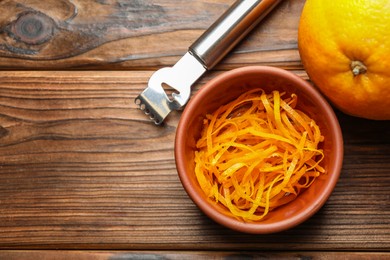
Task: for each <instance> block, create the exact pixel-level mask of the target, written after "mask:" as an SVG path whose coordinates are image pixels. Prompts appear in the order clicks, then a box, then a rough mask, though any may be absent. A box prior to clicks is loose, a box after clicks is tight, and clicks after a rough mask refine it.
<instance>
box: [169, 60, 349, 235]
mask: <svg viewBox="0 0 390 260" xmlns="http://www.w3.org/2000/svg"><path fill="white" fill-rule="evenodd" d="M243 73H245V74H250V73H263V74H264V73H265V74H271V75H274V76H278V77H280V76H281V77H284V78H288V80H290V81H293V82H294V83H296V85H300V87H299V88H300V89H302V91H304V92H306V93H308V95H309V96H312V97H314V98H315V99H316V101H318V105H319V106H321V107H322V109H323V110H324V111H326V113H325V117H326V121H327V122H329V123H330V125H332V126H333V127H331V128H330V131H331V133H332V135H333V136H334V143H335V146H337V147H338V149H336V151H335V153H334V156H333V158H334V159H335V163H334V167H333V168H332V170H333V172H332V175H331V176H330V177H329V181H327V183H326V185H325V188H324V191H325V192H323V193H322V194H320V195H319V196H318V197H316V199H315V200H314V201H313V203H311V204H310V205H308V207H307V208H305V210H303V211H301V212H300V213H299V214H297V215H294V216H293V217H291V218H288V219H284V220H281V221H279V222H276V223H262V222H256V223H251V222H243V221H240V220H236V219H234V218H233V217H229V216H226V215H225V214H223V213H220V212H218V211H216V210H215V209H214V208H213V207H212V206H211V205H210V203H208V202H207V203H205V201H204V200H203V199H202V198H201V196H198V194H197V192H196V191H195V189H194V188H193V187H192V186H191V182H190V179H189V177H188V176H187V174H185V173H186V170H185V162H184V160H180V158H182V156H183V153H184V146H183V145H181V143H184V142H183V140H184V138H186V133H185V131H182V130H181V129H183V128H184V129H185V127H186V125H188V124H189V121H190V120H191V118H190V117H189V116H187V114H192V113H193V112H194V111H193V110H194V109H196V107H197V106H198V105H199V103H200V102H202V99H203V98H204V97H205V96H207V95H208V93H209V92H210V91H211V90H212V88H213V86H214V85H217V84H220V83H221V82H224V81H226V80H228V79H230V78H234V77H236V76H237V75H239V74H243ZM174 155H175V162H176V168H177V172H178V175H179V179H180V181H181V183H182V185H183V187H184V189H185V191H186V192H187V194H188V196H189V197H190V198H191V199H192V201H193V202H194V203H195V204H196V205H197V206H198V208H199V209H200V210H201V211H203V212H204V213H205V214H206V215H207V216H208V217H210V218H211V219H213V220H214V221H215V222H217V223H219V224H221V225H223V226H225V227H228V228H230V229H233V230H236V231H240V232H244V233H253V234H268V233H275V232H280V231H284V230H287V229H290V228H292V227H294V226H297V225H299V224H301V223H302V222H304V221H306V220H307V219H308V218H310V217H311V216H312V215H314V214H315V213H316V212H317V211H318V210H319V209H320V208H322V206H323V205H324V204H325V203H326V201H327V200H328V198H329V197H330V195H331V193H332V192H333V190H334V188H335V186H336V183H337V181H338V179H339V177H340V174H341V168H342V162H343V156H344V144H343V136H342V132H341V128H340V125H339V121H338V119H337V116H336V114H335V113H334V110H333V108H332V107H331V105H330V104H329V103H328V101H327V100H326V99H325V97H323V96H322V94H321V93H320V92H319V91H318V90H317V89H316V88H315V87H314V86H312V85H311V84H310V83H309V82H308V81H306V80H304V79H303V78H301V77H299V76H298V75H296V74H294V73H293V72H290V71H287V70H284V69H281V68H277V67H271V66H245V67H241V68H236V69H232V70H230V71H226V72H223V73H221V74H219V75H217V76H216V77H215V78H213V79H211V80H210V81H208V82H207V83H206V84H204V85H203V86H202V87H201V88H200V89H199V91H198V92H197V93H195V94H194V96H193V97H192V98H191V99H190V101H189V102H188V104H187V106H186V107H185V109H184V111H183V113H182V115H181V118H180V120H179V123H178V126H177V129H176V136H175V148H174Z"/></svg>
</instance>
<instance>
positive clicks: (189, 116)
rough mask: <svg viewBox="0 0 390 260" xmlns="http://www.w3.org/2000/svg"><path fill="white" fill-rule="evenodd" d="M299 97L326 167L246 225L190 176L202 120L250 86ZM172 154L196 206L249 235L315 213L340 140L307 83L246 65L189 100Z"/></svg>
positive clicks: (335, 173)
mask: <svg viewBox="0 0 390 260" xmlns="http://www.w3.org/2000/svg"><path fill="white" fill-rule="evenodd" d="M258 87H260V88H262V89H264V90H265V91H266V92H267V93H269V92H271V91H273V90H279V91H281V92H287V94H292V93H295V94H297V95H298V106H297V108H298V109H300V110H302V111H304V112H305V113H307V114H308V115H309V116H310V117H312V118H313V119H314V120H315V121H316V122H317V124H318V125H319V127H320V129H321V132H322V134H323V135H324V137H325V140H324V142H323V147H322V148H323V149H324V153H325V158H324V160H323V162H322V166H323V167H324V168H325V170H326V174H325V175H321V176H320V177H319V178H317V180H316V181H315V182H314V183H313V184H312V186H311V187H310V188H309V189H307V190H305V191H304V192H303V193H301V194H300V195H299V196H298V197H297V198H296V199H295V200H294V201H292V202H290V203H288V204H287V205H285V206H282V207H279V208H277V209H276V210H274V211H271V212H270V213H269V214H268V215H267V216H268V217H266V218H265V219H263V220H262V221H260V222H253V223H245V222H243V221H240V220H237V219H236V218H234V217H232V216H231V215H230V213H229V212H228V210H227V209H225V208H224V207H223V206H221V205H219V204H216V203H213V202H211V201H209V200H208V199H207V198H206V196H205V195H204V193H203V191H202V190H201V188H200V186H199V184H198V182H197V180H196V177H195V174H194V151H195V150H196V147H195V144H196V142H197V140H198V138H199V136H200V131H201V128H202V120H203V118H204V116H205V115H206V114H207V113H211V112H213V111H214V110H216V109H217V108H218V107H219V106H221V105H223V104H226V103H228V102H229V101H231V100H233V99H235V98H237V97H238V96H239V95H240V94H242V93H244V92H246V91H248V90H249V89H252V88H258ZM175 158H176V165H177V170H178V173H179V177H180V180H181V182H182V184H183V186H184V188H185V190H186V191H187V193H188V195H189V196H190V197H191V199H192V200H193V201H194V202H195V204H196V205H197V206H198V207H199V208H200V209H201V210H202V211H203V212H204V213H205V214H206V215H208V216H209V217H210V218H212V219H214V220H215V221H217V222H219V223H220V224H222V225H225V226H227V227H229V228H232V229H235V230H239V231H243V232H248V233H271V232H277V231H281V230H284V229H288V228H290V227H292V226H295V225H297V224H299V223H301V222H303V221H304V220H306V219H307V218H309V217H310V216H311V215H313V214H314V213H315V212H316V211H317V210H318V209H319V208H320V207H321V206H322V205H323V204H324V203H325V202H326V200H327V199H328V197H329V195H330V194H331V192H332V190H333V188H334V186H335V184H336V182H337V180H338V177H339V173H340V169H341V164H342V158H343V144H342V136H341V131H340V127H339V124H338V121H337V118H336V116H335V115H334V113H333V110H332V108H331V107H330V106H329V104H328V103H327V102H326V100H325V99H324V98H323V97H322V96H321V95H320V94H319V93H318V91H316V90H315V89H314V87H312V86H311V85H310V84H309V83H307V82H306V81H304V80H303V79H301V78H299V77H298V76H296V75H294V74H292V73H290V72H287V71H285V70H281V69H277V68H272V67H245V68H241V69H236V70H232V71H229V72H226V73H224V74H222V75H220V76H219V77H216V78H215V79H213V80H211V81H210V82H209V83H207V84H206V85H205V86H204V87H202V88H201V89H200V90H199V91H198V93H196V95H194V97H193V98H192V99H191V100H190V102H189V103H188V105H187V107H186V108H185V110H184V112H183V114H182V117H181V119H180V122H179V125H178V128H177V133H176V141H175Z"/></svg>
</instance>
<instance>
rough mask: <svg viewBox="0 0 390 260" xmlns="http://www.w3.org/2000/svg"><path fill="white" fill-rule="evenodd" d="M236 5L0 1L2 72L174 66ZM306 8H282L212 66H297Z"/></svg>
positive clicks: (165, 0)
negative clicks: (299, 30)
mask: <svg viewBox="0 0 390 260" xmlns="http://www.w3.org/2000/svg"><path fill="white" fill-rule="evenodd" d="M233 2H234V1H233V0H199V1H181V0H153V1H152V0H143V1H140V0H136V1H128V0H104V1H96V0H72V1H70V0H47V1H41V0H2V1H0V12H1V13H2V16H1V17H0V69H18V70H19V69H46V70H47V69H50V70H53V69H55V70H58V69H116V70H118V69H136V70H140V69H145V68H147V69H150V68H152V69H155V68H157V67H165V66H171V65H173V64H174V63H176V61H177V60H178V59H179V58H180V57H181V56H182V55H183V54H184V53H185V52H186V51H187V48H188V47H189V46H190V45H191V44H192V43H193V42H194V41H195V40H196V39H197V38H198V37H199V36H200V35H201V34H202V33H203V32H204V31H205V30H206V29H207V28H208V27H209V26H210V25H211V24H212V23H213V22H214V21H215V20H216V19H217V18H218V17H219V16H220V15H221V14H222V13H223V12H224V11H225V10H226V9H227V8H228V7H229V6H230V5H231V4H232V3H233ZM303 3H304V0H294V1H292V0H286V1H284V2H283V3H282V4H280V5H279V6H278V7H277V9H276V10H274V11H273V12H272V13H271V14H270V15H269V17H267V18H266V19H265V20H264V22H263V23H262V24H260V25H259V26H258V27H257V28H255V30H254V31H253V32H252V33H251V34H250V35H249V36H248V37H247V38H246V39H245V40H244V41H243V42H242V43H241V44H240V45H239V46H237V48H236V49H235V50H234V51H233V52H232V53H231V54H230V55H229V56H228V57H227V58H226V60H225V61H224V62H223V63H222V64H221V65H219V67H217V68H218V69H229V68H234V67H238V66H241V65H243V64H246V65H250V64H257V65H259V64H264V65H274V66H281V67H285V68H289V69H296V68H301V65H300V60H299V55H298V52H297V40H296V38H297V37H296V34H297V25H298V21H299V14H300V11H301V9H302V6H303ZM91 14H93V15H91ZM269 28H272V30H269Z"/></svg>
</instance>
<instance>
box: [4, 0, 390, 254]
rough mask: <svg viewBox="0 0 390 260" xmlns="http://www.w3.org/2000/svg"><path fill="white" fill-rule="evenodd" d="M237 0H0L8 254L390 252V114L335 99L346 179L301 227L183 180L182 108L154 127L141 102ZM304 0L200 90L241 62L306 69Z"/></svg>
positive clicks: (284, 8)
mask: <svg viewBox="0 0 390 260" xmlns="http://www.w3.org/2000/svg"><path fill="white" fill-rule="evenodd" d="M233 2H234V1H233V0H197V1H180V0H143V1H141V0H127V1H125V0H111V1H109V0H102V1H96V0H94V1H93V0H72V1H70V0H61V1H58V0H47V1H41V0H25V1H22V0H3V1H0V11H1V13H2V15H1V18H0V28H1V30H0V68H1V71H0V249H2V251H0V259H40V258H41V259H144V258H147V259H160V257H161V258H162V259H164V258H167V259H188V258H196V259H198V258H201V259H209V258H213V259H222V258H229V257H231V258H235V257H237V258H241V257H242V258H244V257H246V258H251V257H254V258H255V257H258V258H261V257H270V258H292V259H296V258H299V259H311V258H322V259H328V258H329V259H333V258H335V257H343V258H347V259H356V258H365V259H367V258H375V259H378V258H383V259H384V258H389V257H390V203H389V201H390V121H370V120H364V119H359V118H354V117H350V116H347V115H345V114H342V113H340V112H338V111H336V113H337V116H338V118H339V121H340V124H341V127H342V131H343V134H344V141H345V159H344V164H343V169H342V173H341V178H340V180H339V182H338V185H337V187H336V189H335V190H334V193H333V194H332V196H331V197H330V199H329V200H328V202H327V203H326V205H325V206H324V207H323V208H322V209H321V210H320V211H319V212H318V213H317V214H315V215H314V216H313V217H312V218H311V219H309V220H308V221H306V222H305V223H303V224H301V225H299V226H298V227H296V228H293V229H291V230H288V231H285V232H281V233H277V234H272V235H248V234H242V233H238V232H235V231H231V230H228V229H226V228H224V227H222V226H219V225H218V224H216V223H214V222H213V221H211V220H210V219H209V218H207V217H206V216H205V215H204V214H203V213H201V212H200V210H199V209H198V208H197V207H196V206H195V205H194V204H193V203H192V201H191V200H190V199H189V197H188V196H187V194H186V193H185V191H184V190H183V188H182V185H181V183H180V181H179V178H178V176H177V172H176V168H175V162H174V154H173V143H174V138H175V130H176V126H177V124H178V120H179V118H180V112H178V113H172V114H171V115H170V116H169V118H168V119H167V121H166V124H165V125H164V126H162V127H156V126H154V125H153V123H152V122H151V121H149V119H148V118H147V117H146V116H145V115H144V114H143V113H142V112H140V111H139V110H137V108H136V105H135V104H134V101H133V100H134V98H135V97H136V95H138V94H139V93H140V92H141V91H142V90H143V89H144V88H145V87H146V84H147V81H148V79H149V77H150V76H151V74H152V73H153V71H155V70H156V69H158V68H160V67H165V66H172V65H173V64H174V63H175V62H176V61H177V60H178V59H179V58H180V57H181V56H182V55H183V54H184V53H185V52H186V50H187V48H188V46H189V45H190V44H191V43H192V42H193V41H194V40H195V39H196V38H197V37H198V36H200V34H201V33H202V32H203V31H204V30H206V29H207V27H208V26H209V25H210V24H211V23H212V22H213V21H214V20H216V19H217V17H219V16H220V15H221V14H222V12H223V11H224V10H226V9H227V8H228V7H229V6H230V5H231V4H232V3H233ZM303 4H304V1H303V0H290V1H289V0H285V1H284V2H283V3H282V4H280V5H279V6H278V7H277V9H276V10H274V11H273V12H272V13H271V15H270V16H269V17H267V18H266V19H265V20H264V22H263V23H262V24H261V25H259V26H258V27H257V28H255V30H254V31H253V32H252V33H251V34H250V35H249V36H248V37H246V38H245V40H243V42H241V43H240V45H239V46H238V47H237V48H235V49H234V51H232V52H231V53H230V54H229V55H228V56H227V57H226V58H225V59H224V60H223V61H222V62H221V63H220V64H219V65H218V66H217V68H216V69H215V70H213V71H212V72H209V73H207V74H206V75H205V76H204V77H203V78H202V79H201V80H200V81H199V82H198V83H197V84H196V85H195V86H194V88H193V93H195V92H196V91H197V89H198V88H199V87H200V86H202V85H203V84H204V83H205V82H207V81H208V80H210V79H211V78H213V77H215V76H216V75H218V74H219V73H221V72H223V71H226V70H230V69H232V68H237V67H241V66H245V65H271V66H276V67H281V68H284V69H287V70H290V71H293V72H295V73H297V74H298V75H300V76H302V77H304V78H305V79H308V77H307V75H306V74H305V72H304V70H303V68H302V65H301V62H300V58H299V53H298V51H297V28H298V22H299V16H300V12H301V10H302V7H303ZM346 98H348V97H346ZM229 259H230V258H229Z"/></svg>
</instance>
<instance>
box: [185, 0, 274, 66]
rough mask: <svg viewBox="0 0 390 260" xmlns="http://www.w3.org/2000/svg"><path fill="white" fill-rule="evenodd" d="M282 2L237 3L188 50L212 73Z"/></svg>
mask: <svg viewBox="0 0 390 260" xmlns="http://www.w3.org/2000/svg"><path fill="white" fill-rule="evenodd" d="M279 2H281V0H238V1H236V2H235V3H234V4H233V5H232V6H231V7H230V8H229V9H228V10H227V11H226V12H225V13H224V14H223V15H222V16H221V17H220V18H219V19H218V20H217V21H216V22H215V23H214V24H213V25H211V27H210V28H209V29H208V30H207V31H206V32H204V33H203V34H202V35H201V36H200V38H199V39H197V40H196V41H195V42H194V43H193V44H192V45H191V46H190V48H189V52H190V53H191V54H192V55H193V56H194V57H196V58H197V59H198V60H199V61H200V62H202V64H203V66H204V67H205V68H206V69H208V70H210V69H212V68H213V67H214V66H215V65H216V64H217V63H218V62H219V61H220V60H221V59H222V58H223V57H224V56H225V55H226V54H227V53H228V52H229V51H230V50H231V49H232V48H233V47H234V46H235V45H236V44H237V43H238V42H239V41H240V40H241V39H242V38H243V37H244V36H245V35H247V34H248V33H249V31H251V30H252V29H253V28H254V27H255V26H256V25H257V24H258V23H259V22H260V21H261V20H262V19H263V18H264V17H265V16H266V15H267V14H268V13H269V12H270V11H271V10H272V9H273V8H274V7H275V6H276V5H277V4H278V3H279Z"/></svg>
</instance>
